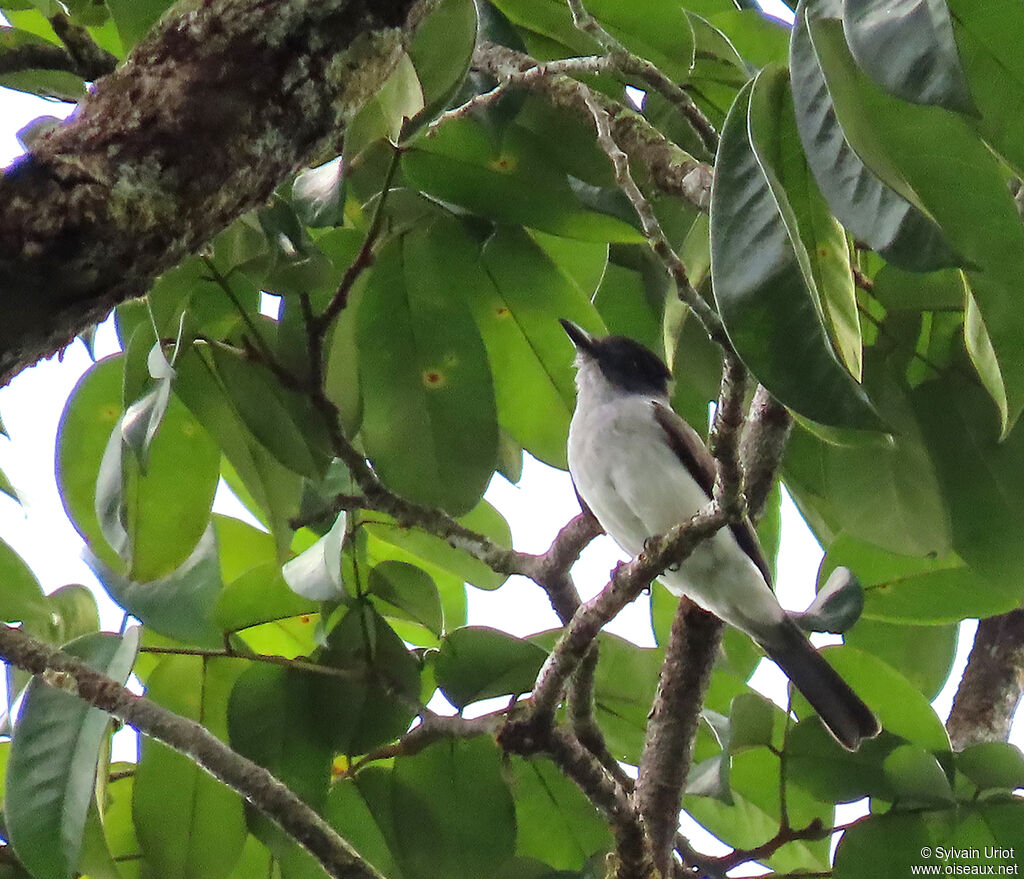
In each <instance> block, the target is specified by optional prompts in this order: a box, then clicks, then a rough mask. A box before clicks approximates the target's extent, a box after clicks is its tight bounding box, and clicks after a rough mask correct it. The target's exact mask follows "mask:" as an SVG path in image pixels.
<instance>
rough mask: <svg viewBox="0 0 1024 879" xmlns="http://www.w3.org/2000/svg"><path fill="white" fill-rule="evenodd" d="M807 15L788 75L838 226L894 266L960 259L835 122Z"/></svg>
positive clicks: (798, 27) (913, 267)
mask: <svg viewBox="0 0 1024 879" xmlns="http://www.w3.org/2000/svg"><path fill="white" fill-rule="evenodd" d="M805 15H806V14H805V13H804V12H803V11H802V10H801V12H800V13H799V14H798V15H797V20H796V24H795V26H794V29H793V36H792V42H791V45H790V70H791V74H792V76H791V80H792V90H793V103H794V108H795V110H796V123H797V129H798V131H799V133H800V140H801V142H802V143H803V147H804V152H805V154H806V156H807V162H808V164H809V165H810V168H811V170H812V171H813V172H814V179H815V181H816V182H817V184H818V186H819V187H820V189H821V192H822V194H823V195H824V196H825V198H826V199H827V200H828V203H829V207H830V208H831V209H832V211H833V212H834V213H835V215H836V217H838V218H839V220H840V221H841V222H842V224H843V225H844V226H845V227H846V228H847V229H849V230H850V232H851V233H853V235H854V236H856V237H857V238H858V239H859V240H861V241H863V242H865V243H866V244H869V245H870V246H871V247H872V249H874V250H877V251H878V252H879V253H881V254H882V255H883V256H884V257H885V258H886V259H887V260H889V261H890V262H892V263H893V264H894V265H897V266H900V267H901V268H904V269H907V270H909V271H931V270H933V269H938V268H943V267H945V266H951V265H956V264H957V263H958V258H957V256H956V254H955V253H954V252H953V250H952V248H951V247H950V245H949V243H948V242H947V241H946V238H945V236H944V235H943V232H942V230H941V229H940V228H939V227H938V226H937V225H936V224H935V223H934V222H933V221H932V220H931V218H929V217H928V216H927V215H926V214H924V213H923V212H922V211H921V210H919V209H918V208H917V207H916V206H915V205H914V204H912V203H911V202H910V201H908V200H907V199H905V198H904V197H903V196H902V195H900V194H899V193H898V192H897V191H896V190H895V189H892V188H891V187H889V186H888V185H886V184H885V183H884V182H882V180H881V179H879V178H878V177H877V176H876V175H875V174H874V173H873V172H872V170H871V169H870V168H869V167H868V166H867V165H865V164H864V162H863V161H861V159H860V157H859V156H858V155H857V153H856V152H855V151H854V150H853V148H852V147H851V146H850V144H849V142H848V141H847V139H846V136H845V134H844V133H843V129H842V128H841V127H840V125H839V122H838V120H837V119H836V113H835V107H834V106H833V104H832V98H831V97H830V95H829V93H828V87H827V85H826V83H825V76H824V74H823V73H822V72H821V66H820V65H819V64H818V59H817V57H816V56H815V54H814V48H813V46H812V45H811V39H810V35H809V34H808V31H807V22H806V17H805Z"/></svg>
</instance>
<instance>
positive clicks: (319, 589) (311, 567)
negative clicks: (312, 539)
mask: <svg viewBox="0 0 1024 879" xmlns="http://www.w3.org/2000/svg"><path fill="white" fill-rule="evenodd" d="M346 520H347V517H346V515H345V513H344V512H341V513H338V517H337V518H336V519H335V520H334V524H333V525H332V526H331V529H330V531H328V532H327V533H326V534H325V535H324V536H323V537H321V538H320V539H319V540H318V541H317V542H316V543H314V544H313V545H312V546H311V547H309V549H307V550H304V551H303V552H302V553H300V554H299V555H297V556H296V557H295V558H293V559H291V560H290V561H287V562H285V563H284V566H283V567H282V568H281V575H282V576H283V577H284V581H285V583H287V584H288V588H289V589H291V590H292V592H294V593H295V594H296V595H299V596H301V597H302V598H306V599H309V600H310V601H328V600H331V599H336V598H338V597H340V596H341V595H342V594H343V592H344V589H343V588H342V585H341V545H342V543H343V542H344V540H345V534H346V524H345V523H346Z"/></svg>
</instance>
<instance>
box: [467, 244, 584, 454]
mask: <svg viewBox="0 0 1024 879" xmlns="http://www.w3.org/2000/svg"><path fill="white" fill-rule="evenodd" d="M477 261H479V262H482V264H483V268H484V269H485V271H486V273H487V276H488V277H489V280H490V283H489V284H488V283H486V281H485V283H484V284H483V285H481V286H480V287H478V288H477V289H476V290H474V291H472V292H471V293H470V302H471V305H472V308H473V314H474V317H475V318H476V321H477V325H478V326H479V327H480V332H481V334H482V335H483V338H484V343H485V344H486V345H487V347H488V357H489V359H490V361H491V365H492V366H491V368H492V370H493V372H494V383H495V391H496V394H497V399H498V404H499V416H500V418H501V425H502V427H503V428H504V429H505V430H507V431H508V432H509V434H510V435H511V436H512V437H513V438H514V439H515V440H516V441H517V442H519V443H520V444H521V445H522V446H523V447H524V448H525V449H526V450H527V451H529V452H531V453H532V454H533V455H535V456H536V457H538V458H540V459H541V460H542V461H544V462H546V463H548V464H552V465H554V466H556V467H563V468H564V467H565V466H566V464H565V444H566V438H567V436H568V431H569V419H570V418H571V417H572V409H573V406H574V404H575V399H576V390H575V387H574V385H573V375H574V372H573V369H572V360H573V352H572V345H571V343H569V344H568V345H567V344H566V343H567V342H568V337H566V336H565V333H564V332H562V329H561V326H560V325H559V324H558V319H559V318H563V317H564V318H568V319H570V320H574V321H576V322H578V323H579V324H580V325H581V326H583V327H585V328H587V329H588V330H590V331H591V332H595V333H603V332H604V325H603V323H602V321H601V319H600V317H599V316H598V315H597V312H596V310H595V309H594V307H593V305H592V304H591V302H590V297H591V294H592V292H593V291H592V290H587V289H583V288H582V287H581V286H580V284H579V283H577V282H576V281H575V280H574V278H573V277H572V276H571V275H568V274H567V273H566V272H564V271H563V270H562V268H561V266H560V265H559V263H558V262H556V261H555V260H554V259H553V258H552V257H551V256H550V255H549V253H548V252H547V251H545V250H544V249H542V247H541V246H540V245H538V243H537V242H536V241H535V240H534V239H533V238H531V237H530V236H529V235H528V234H527V233H526V232H525V231H523V230H519V229H513V228H508V227H504V228H501V229H499V230H498V231H496V232H495V233H494V235H492V236H491V237H490V239H488V241H487V243H486V244H485V245H484V248H483V252H482V254H480V255H479V256H477ZM588 270H592V269H591V267H590V266H587V267H585V268H584V271H588ZM577 277H579V276H577ZM585 286H589V284H585ZM467 292H469V291H467Z"/></svg>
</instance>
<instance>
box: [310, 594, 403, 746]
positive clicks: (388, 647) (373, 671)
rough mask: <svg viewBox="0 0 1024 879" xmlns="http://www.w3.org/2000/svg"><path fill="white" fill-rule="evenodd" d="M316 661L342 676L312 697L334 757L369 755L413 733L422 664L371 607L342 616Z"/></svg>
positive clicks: (332, 678)
mask: <svg viewBox="0 0 1024 879" xmlns="http://www.w3.org/2000/svg"><path fill="white" fill-rule="evenodd" d="M317 662H319V663H321V664H323V665H326V666H330V667H331V668H335V669H338V670H340V671H342V672H344V674H343V675H341V676H324V680H323V682H322V683H321V684H320V686H319V687H317V690H316V693H315V694H314V704H315V706H316V722H317V723H318V725H319V726H320V728H321V730H322V734H323V736H324V740H325V741H327V742H329V743H330V744H331V746H332V747H333V749H334V750H335V751H336V752H340V753H342V754H349V755H352V754H365V753H367V752H369V751H370V750H372V749H373V748H375V747H377V746H378V745H382V744H384V743H385V742H389V741H392V740H393V739H395V738H397V737H398V736H400V735H401V734H402V733H403V732H405V731H406V730H407V729H408V728H409V724H410V722H411V721H412V719H413V717H415V715H416V708H415V706H416V705H417V704H418V702H419V692H420V675H419V664H418V662H417V661H416V658H415V657H414V656H413V655H412V653H410V652H409V650H408V648H406V646H405V644H403V643H402V641H401V639H400V638H399V637H398V635H396V634H395V632H394V630H393V629H392V628H391V627H390V626H389V625H388V624H387V623H386V622H385V620H384V618H383V617H382V616H381V615H380V614H379V613H377V611H375V610H374V609H373V607H372V606H371V605H370V604H369V603H368V602H364V601H361V602H358V603H357V604H356V605H355V606H354V607H352V608H350V609H349V610H348V612H347V613H346V614H345V616H344V617H342V619H341V621H340V622H339V623H338V624H337V625H336V626H335V627H334V628H333V629H332V630H331V633H330V635H328V638H327V647H326V648H325V649H324V650H323V651H322V652H320V653H319V654H318V655H317Z"/></svg>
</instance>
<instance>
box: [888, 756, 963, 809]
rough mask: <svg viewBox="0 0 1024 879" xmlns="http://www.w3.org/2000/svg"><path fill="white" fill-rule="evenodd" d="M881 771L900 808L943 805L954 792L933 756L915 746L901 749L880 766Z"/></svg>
mask: <svg viewBox="0 0 1024 879" xmlns="http://www.w3.org/2000/svg"><path fill="white" fill-rule="evenodd" d="M882 771H883V772H885V775H886V778H888V779H889V781H890V782H891V784H892V786H893V790H895V791H896V796H897V798H898V799H899V801H900V803H901V804H902V805H906V804H907V802H908V801H909V803H910V804H918V805H925V806H935V805H945V804H948V803H952V802H953V790H952V788H951V787H950V785H949V779H947V778H946V773H945V772H943V771H942V767H941V766H939V761H938V760H936V759H935V757H934V755H932V754H930V753H929V752H928V751H926V750H924V749H923V748H921V747H920V746H918V745H900V747H898V748H896V749H895V750H893V751H892V753H890V754H889V755H888V756H887V757H886V758H885V761H884V762H883V763H882Z"/></svg>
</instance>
